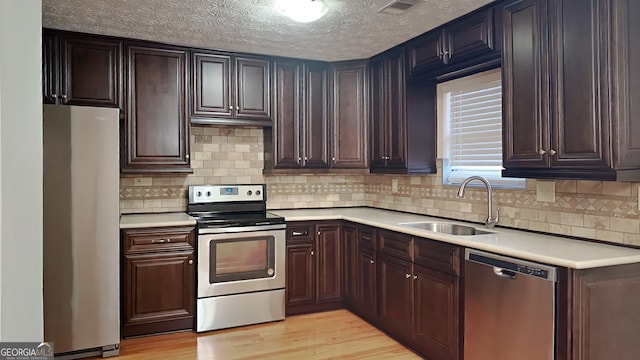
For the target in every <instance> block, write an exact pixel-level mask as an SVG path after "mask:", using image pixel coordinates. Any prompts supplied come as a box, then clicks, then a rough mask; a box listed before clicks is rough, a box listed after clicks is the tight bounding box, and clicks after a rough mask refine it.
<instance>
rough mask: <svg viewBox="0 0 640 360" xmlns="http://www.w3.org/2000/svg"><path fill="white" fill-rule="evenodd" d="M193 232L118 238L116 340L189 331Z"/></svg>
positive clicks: (150, 231) (132, 233) (157, 231)
mask: <svg viewBox="0 0 640 360" xmlns="http://www.w3.org/2000/svg"><path fill="white" fill-rule="evenodd" d="M194 238H195V231H194V229H193V227H176V228H171V227H167V228H143V229H127V230H123V232H122V240H123V246H122V248H123V258H122V337H131V336H140V335H151V334H156V333H162V332H170V331H180V330H192V329H193V328H194V313H195V311H194V309H195V264H194V263H195V255H194V246H193V245H194Z"/></svg>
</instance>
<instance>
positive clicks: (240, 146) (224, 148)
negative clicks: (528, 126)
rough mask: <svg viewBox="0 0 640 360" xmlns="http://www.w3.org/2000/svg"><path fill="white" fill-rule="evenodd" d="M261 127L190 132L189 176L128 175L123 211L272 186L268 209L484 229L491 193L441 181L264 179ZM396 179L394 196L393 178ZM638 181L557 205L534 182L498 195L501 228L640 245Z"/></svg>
mask: <svg viewBox="0 0 640 360" xmlns="http://www.w3.org/2000/svg"><path fill="white" fill-rule="evenodd" d="M264 156H265V154H264V137H263V130H262V128H257V127H237V126H233V127H230V126H228V127H227V126H213V127H212V126H192V128H191V159H192V160H191V164H192V167H193V168H194V173H193V174H191V175H187V176H159V175H154V176H132V175H126V176H124V175H123V176H122V177H121V179H120V211H121V212H122V213H139V212H167V211H184V210H185V208H186V203H187V188H188V185H191V184H193V185H195V184H223V183H230V184H233V183H263V182H264V183H266V184H267V188H268V202H267V206H268V207H269V208H270V209H290V208H305V207H314V208H317V207H334V206H373V207H378V208H384V209H392V210H400V211H409V212H414V213H418V214H425V215H432V216H442V217H447V218H456V219H462V220H467V221H473V222H478V223H483V222H484V219H485V218H486V213H487V205H486V191H485V190H484V188H471V187H470V188H468V191H467V192H466V195H465V198H464V199H458V198H456V192H457V187H454V186H445V185H442V181H441V178H440V176H439V175H437V174H436V175H374V174H367V175H364V174H357V175H356V174H354V175H345V174H300V175H263V173H262V169H263V167H264ZM393 179H396V180H397V181H398V188H397V191H396V192H392V187H391V184H392V180H393ZM639 185H640V184H638V183H629V182H606V181H605V182H603V181H575V180H556V181H555V190H556V194H555V201H553V202H542V201H537V200H536V180H528V181H527V188H526V189H524V190H505V189H494V195H493V196H494V207H499V208H500V222H499V224H501V225H504V226H509V227H514V228H521V229H528V230H536V231H543V232H548V233H555V234H562V235H572V236H578V237H585V238H591V239H598V240H604V241H608V242H614V243H625V244H629V245H635V246H640V212H639V211H638V186H639Z"/></svg>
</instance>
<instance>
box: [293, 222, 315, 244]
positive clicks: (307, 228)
mask: <svg viewBox="0 0 640 360" xmlns="http://www.w3.org/2000/svg"><path fill="white" fill-rule="evenodd" d="M314 231H315V226H314V225H313V224H287V242H289V241H296V242H298V241H313V240H314V239H315V234H314Z"/></svg>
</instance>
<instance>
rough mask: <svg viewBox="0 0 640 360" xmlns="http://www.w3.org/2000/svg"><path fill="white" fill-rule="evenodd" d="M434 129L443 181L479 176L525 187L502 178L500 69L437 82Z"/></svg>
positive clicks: (498, 183) (500, 183)
mask: <svg viewBox="0 0 640 360" xmlns="http://www.w3.org/2000/svg"><path fill="white" fill-rule="evenodd" d="M438 129H439V133H438V140H439V141H438V157H440V158H442V163H443V174H442V176H443V179H442V180H443V183H444V184H460V183H461V182H462V181H463V180H464V179H466V178H467V177H469V176H472V175H480V176H484V177H485V178H487V180H489V181H490V182H491V184H492V185H496V186H503V187H513V188H523V187H524V186H525V180H524V179H514V178H503V177H502V85H501V78H500V69H495V70H490V71H486V72H483V73H479V74H475V75H471V76H467V77H464V78H460V79H456V80H451V81H448V82H445V83H440V84H438Z"/></svg>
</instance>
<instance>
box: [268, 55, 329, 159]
mask: <svg viewBox="0 0 640 360" xmlns="http://www.w3.org/2000/svg"><path fill="white" fill-rule="evenodd" d="M273 77H274V85H273V91H272V93H273V98H274V111H273V113H274V114H273V117H274V121H273V135H274V136H275V140H274V144H273V154H274V155H273V157H274V167H275V168H279V169H286V168H301V167H302V168H327V167H329V160H328V156H329V151H328V147H329V134H328V130H329V117H328V110H329V109H328V93H327V91H328V87H327V83H328V66H327V65H326V64H325V63H319V62H310V61H307V62H302V61H299V60H275V61H274V66H273Z"/></svg>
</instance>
